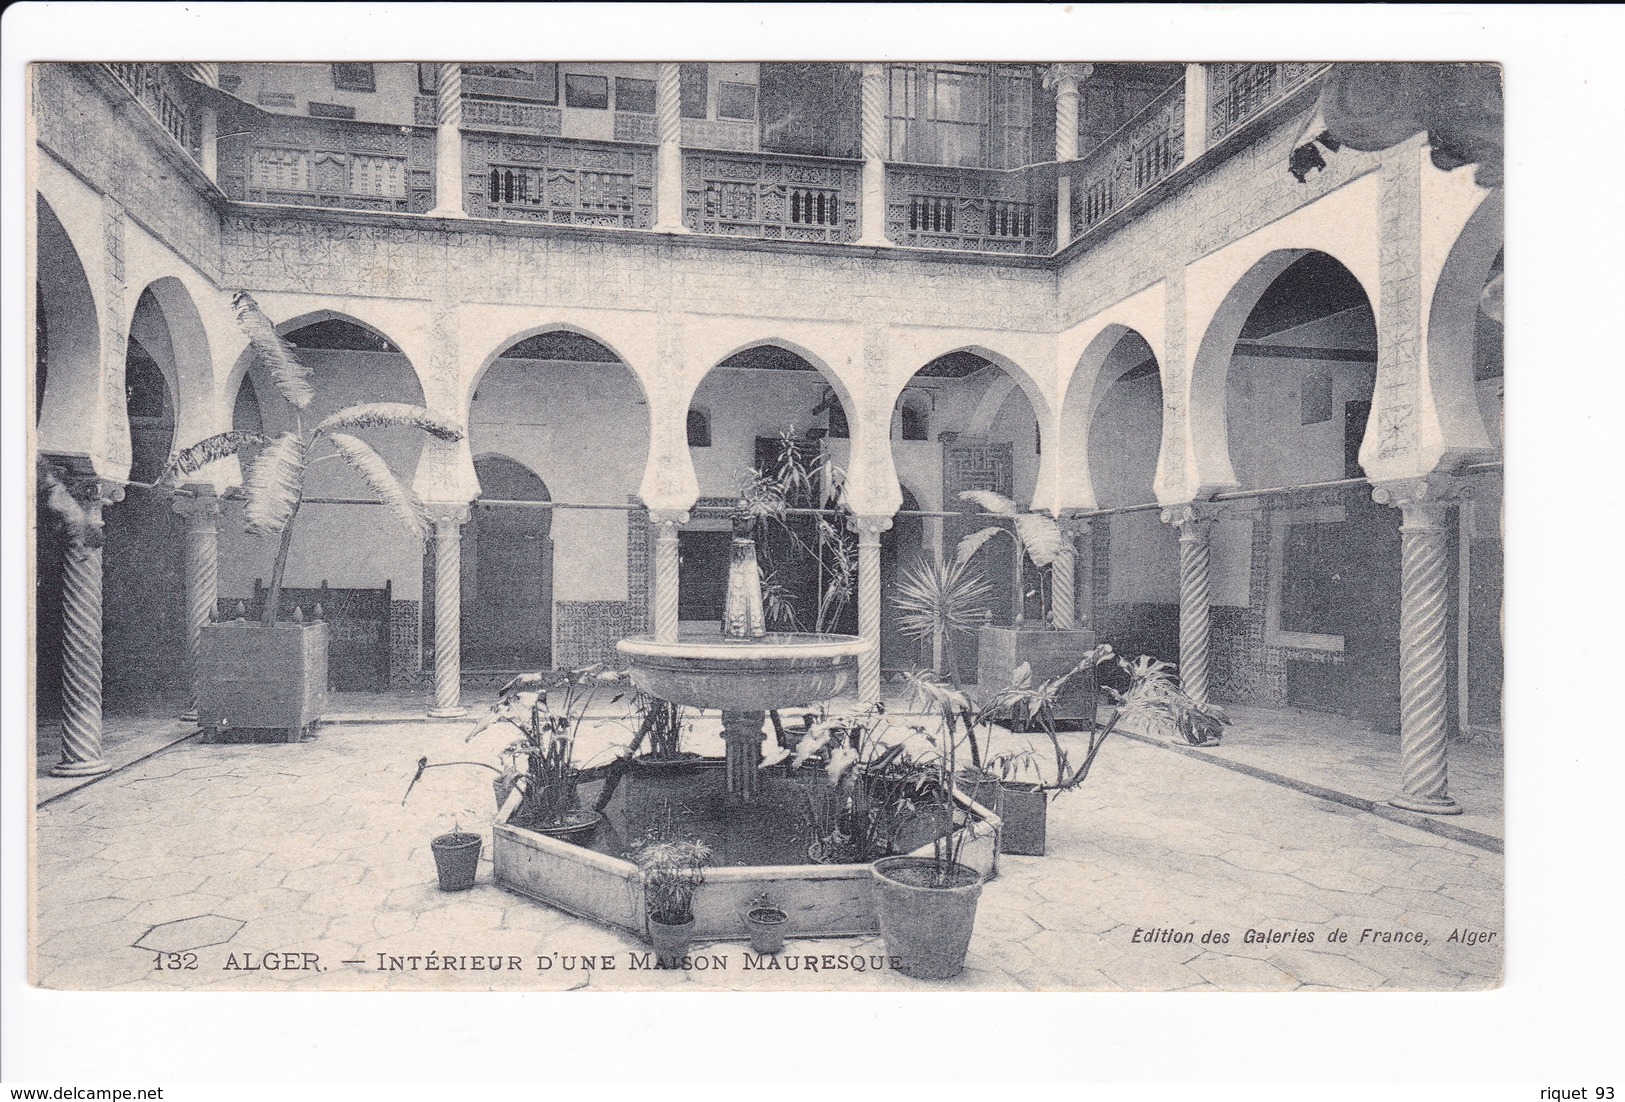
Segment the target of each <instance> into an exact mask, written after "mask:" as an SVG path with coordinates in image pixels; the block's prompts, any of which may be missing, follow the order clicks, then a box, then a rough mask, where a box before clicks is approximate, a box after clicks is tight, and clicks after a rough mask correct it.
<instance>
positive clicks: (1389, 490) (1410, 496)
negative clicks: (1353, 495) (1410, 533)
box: [1371, 475, 1471, 528]
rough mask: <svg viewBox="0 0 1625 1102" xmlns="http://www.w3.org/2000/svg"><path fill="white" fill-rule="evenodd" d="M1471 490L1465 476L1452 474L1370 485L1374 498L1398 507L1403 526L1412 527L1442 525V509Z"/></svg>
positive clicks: (1447, 507)
mask: <svg viewBox="0 0 1625 1102" xmlns="http://www.w3.org/2000/svg"><path fill="white" fill-rule="evenodd" d="M1470 494H1471V486H1470V485H1469V483H1468V482H1467V480H1466V479H1464V478H1458V477H1455V476H1452V475H1427V476H1425V477H1421V478H1404V479H1395V480H1393V481H1388V482H1379V483H1377V484H1376V485H1375V486H1373V487H1372V488H1371V499H1372V500H1373V501H1375V502H1376V503H1377V504H1378V505H1392V506H1393V507H1394V508H1396V509H1399V510H1400V511H1401V512H1403V513H1404V515H1405V525H1406V527H1412V528H1442V527H1443V526H1444V520H1445V516H1444V514H1445V510H1447V509H1449V508H1450V506H1452V505H1457V504H1459V503H1460V502H1461V500H1462V499H1463V498H1465V497H1468V496H1470Z"/></svg>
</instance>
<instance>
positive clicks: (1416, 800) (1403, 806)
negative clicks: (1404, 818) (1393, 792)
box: [1388, 792, 1461, 815]
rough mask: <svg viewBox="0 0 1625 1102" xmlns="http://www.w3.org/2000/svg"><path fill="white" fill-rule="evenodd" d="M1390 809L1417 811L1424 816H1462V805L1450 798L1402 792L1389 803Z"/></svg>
mask: <svg viewBox="0 0 1625 1102" xmlns="http://www.w3.org/2000/svg"><path fill="white" fill-rule="evenodd" d="M1388 806H1389V807H1397V808H1399V809H1400V810H1402V811H1417V812H1420V813H1421V814H1423V815H1460V814H1461V805H1460V804H1458V803H1457V802H1456V801H1455V800H1453V799H1451V798H1450V797H1449V796H1416V795H1413V794H1411V793H1409V792H1401V793H1400V794H1399V795H1397V796H1394V797H1392V798H1391V799H1389V801H1388Z"/></svg>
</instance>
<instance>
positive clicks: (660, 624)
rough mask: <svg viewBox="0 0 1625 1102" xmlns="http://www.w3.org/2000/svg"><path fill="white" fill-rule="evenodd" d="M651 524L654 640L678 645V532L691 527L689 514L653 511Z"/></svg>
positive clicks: (673, 510) (650, 517)
mask: <svg viewBox="0 0 1625 1102" xmlns="http://www.w3.org/2000/svg"><path fill="white" fill-rule="evenodd" d="M649 523H650V524H651V525H653V526H654V530H655V531H654V537H655V539H654V544H655V546H654V574H653V576H652V577H651V578H650V579H649V588H650V590H651V591H652V592H653V594H654V615H653V616H652V617H651V618H650V619H651V620H652V622H653V623H654V634H655V638H656V639H657V640H659V641H660V642H662V643H675V642H676V641H677V621H678V611H677V610H678V604H677V578H678V574H679V572H680V571H679V561H678V554H677V528H678V526H679V525H682V524H687V523H688V514H687V513H685V512H682V511H681V510H678V509H650V510H649Z"/></svg>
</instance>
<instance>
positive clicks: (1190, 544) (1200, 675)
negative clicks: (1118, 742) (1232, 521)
mask: <svg viewBox="0 0 1625 1102" xmlns="http://www.w3.org/2000/svg"><path fill="white" fill-rule="evenodd" d="M1216 519H1217V513H1216V511H1215V510H1214V507H1213V506H1211V505H1207V504H1204V503H1202V502H1191V503H1190V504H1188V505H1178V506H1175V507H1174V508H1172V509H1164V510H1163V512H1162V520H1163V523H1164V524H1173V525H1176V526H1178V528H1179V684H1180V687H1181V688H1183V689H1184V690H1185V692H1186V693H1187V694H1188V695H1189V696H1190V697H1191V699H1192V700H1195V701H1197V702H1198V703H1201V704H1206V703H1207V699H1208V637H1209V634H1210V633H1211V628H1212V618H1211V611H1212V606H1213V598H1212V591H1211V588H1210V587H1211V581H1210V577H1209V547H1210V540H1211V537H1212V534H1213V522H1214V521H1215V520H1216Z"/></svg>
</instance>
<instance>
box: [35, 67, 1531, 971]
mask: <svg viewBox="0 0 1625 1102" xmlns="http://www.w3.org/2000/svg"><path fill="white" fill-rule="evenodd" d="M606 56H611V57H612V56H614V54H613V50H612V49H608V48H606ZM1502 76H1503V74H1502V70H1501V69H1500V67H1499V66H1497V65H1494V64H1490V63H1471V64H1468V63H1431V62H1430V63H1407V64H1399V63H1381V64H1378V63H1347V62H1343V63H1325V62H1320V61H1316V60H1315V59H1314V58H1313V57H1297V58H1280V59H1277V60H1273V61H1249V62H1236V61H1225V60H1222V59H1212V58H1206V59H1204V58H1200V57H1197V58H1190V57H1187V58H1182V59H1171V60H1166V61H1156V62H1150V61H1137V62H1125V61H1096V62H1090V61H1087V60H1077V59H1061V60H1055V61H1053V62H1042V63H1039V62H1022V63H1014V62H1003V61H999V62H989V61H977V60H970V61H964V62H954V63H949V62H943V61H931V60H920V61H886V62H836V61H820V62H811V61H797V62H786V61H771V60H763V61H737V60H735V61H711V62H705V61H695V60H692V59H690V60H681V61H679V60H671V61H658V60H656V61H650V60H641V61H634V62H625V63H621V62H615V61H602V62H591V63H589V62H579V61H577V62H568V61H557V60H512V61H502V62H490V61H482V62H459V61H455V60H445V59H426V60H421V61H402V60H391V61H386V60H379V61H374V62H367V61H356V60H337V61H317V60H306V61H301V62H298V63H272V62H266V61H260V62H226V61H220V62H209V61H198V60H189V61H175V62H160V61H150V60H148V61H120V60H118V59H117V58H116V57H107V58H105V59H100V60H79V61H44V62H36V63H35V64H32V65H31V66H30V67H29V69H28V72H27V95H28V99H27V105H26V119H27V145H26V179H27V190H28V195H27V197H26V203H27V214H26V245H27V251H28V258H27V264H28V269H27V271H28V280H29V282H30V283H31V284H32V288H31V289H30V290H29V291H28V293H27V296H26V298H27V324H26V326H25V332H24V336H25V337H26V341H27V348H28V351H27V356H28V357H29V358H31V361H32V371H31V372H27V371H24V372H19V374H18V376H17V377H8V395H9V396H10V397H12V398H15V399H17V400H18V401H19V402H21V401H22V400H23V397H24V394H25V388H26V402H27V405H28V408H29V410H30V411H31V414H32V418H33V420H32V422H31V423H32V426H33V431H32V438H31V441H30V443H31V451H30V456H29V465H30V472H31V474H32V475H33V477H34V480H35V487H36V492H35V494H34V495H33V498H34V504H33V512H32V525H31V530H30V543H29V550H28V554H29V556H30V558H29V560H28V561H29V564H30V568H31V570H32V590H31V592H32V594H33V604H32V610H31V622H30V630H31V632H32V635H31V639H32V657H33V666H32V680H31V687H32V694H33V695H32V701H31V709H32V710H31V717H32V722H33V724H34V728H33V730H34V736H35V737H34V753H35V762H34V765H35V769H34V778H33V782H32V793H31V807H32V832H31V839H30V842H31V847H32V848H31V861H30V864H29V874H30V878H31V882H30V889H31V892H30V895H31V913H30V916H29V917H30V922H29V928H28V939H29V979H30V981H31V983H32V984H34V985H36V986H38V987H40V988H45V989H50V990H60V991H76V992H77V991H105V990H115V989H116V990H138V991H140V990H151V991H173V990H180V991H187V992H192V991H222V990H225V991H252V992H273V991H311V990H315V991H327V990H335V991H384V990H388V991H458V992H468V991H520V992H533V991H535V992H553V991H564V990H586V991H604V990H607V991H651V990H654V991H679V990H681V991H736V990H752V991H871V990H873V991H884V992H912V991H932V992H943V991H1043V992H1079V991H1142V992H1144V991H1198V990H1201V991H1212V990H1218V991H1299V992H1308V991H1326V990H1331V991H1426V992H1452V991H1471V990H1482V989H1489V988H1494V987H1497V986H1499V985H1500V983H1501V981H1502V977H1503V952H1504V948H1505V923H1504V917H1503V916H1504V910H1503V904H1504V898H1503V883H1504V876H1503V864H1502V852H1503V844H1504V840H1505V837H1506V831H1505V824H1504V815H1503V811H1504V801H1503V787H1502V777H1503V772H1502V723H1501V681H1502V637H1501V604H1502V534H1503V530H1502V513H1501V496H1502V495H1501V487H1502V477H1503V468H1502V459H1501V424H1502V378H1503V363H1502V361H1503V356H1502V325H1503V309H1502V301H1503V296H1502V281H1503V258H1502V221H1503V202H1502V192H1503V162H1504V159H1505V150H1504V146H1503V140H1502Z"/></svg>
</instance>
